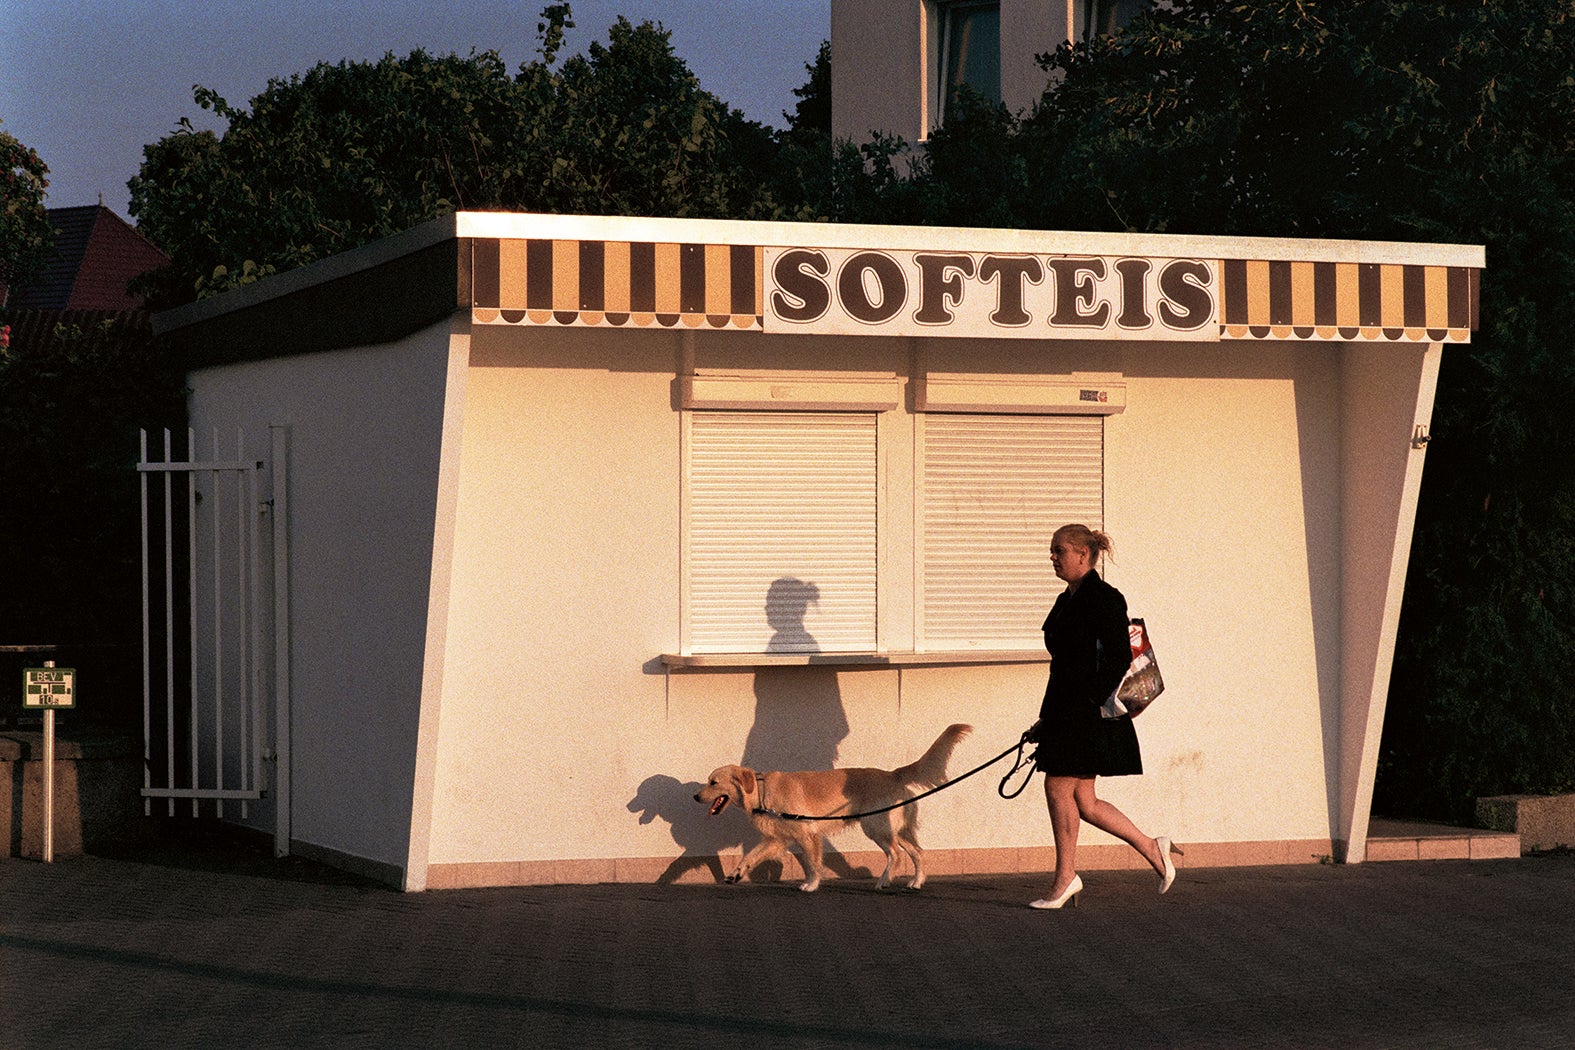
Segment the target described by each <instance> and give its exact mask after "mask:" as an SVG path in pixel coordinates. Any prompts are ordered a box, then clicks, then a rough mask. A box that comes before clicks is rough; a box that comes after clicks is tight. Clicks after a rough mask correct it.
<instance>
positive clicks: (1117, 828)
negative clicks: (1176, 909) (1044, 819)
mask: <svg viewBox="0 0 1575 1050" xmlns="http://www.w3.org/2000/svg"><path fill="white" fill-rule="evenodd" d="M1046 779H1047V780H1048V778H1046ZM1058 779H1066V780H1071V781H1072V782H1073V783H1072V796H1073V800H1074V802H1075V804H1076V806H1077V813H1078V816H1079V817H1080V818H1081V819H1083V820H1086V821H1088V822H1089V823H1090V824H1092V825H1094V827H1096V828H1098V829H1099V830H1100V831H1104V832H1107V833H1109V834H1111V835H1114V836H1115V837H1116V838H1118V839H1120V840H1121V841H1122V842H1125V843H1126V844H1127V845H1129V846H1131V847H1132V848H1133V849H1135V850H1137V851H1138V854H1139V855H1140V856H1142V858H1143V859H1144V860H1146V861H1148V862H1149V864H1150V866H1152V867H1153V869H1154V870H1155V871H1157V872H1158V873H1159V874H1161V875H1164V874H1165V858H1164V857H1162V856H1160V852H1159V843H1158V842H1157V841H1155V840H1154V839H1153V838H1151V837H1149V836H1148V835H1145V834H1144V833H1143V832H1142V831H1141V830H1140V829H1139V828H1138V826H1137V825H1136V824H1134V823H1132V821H1131V820H1130V819H1129V818H1128V817H1127V815H1126V814H1125V813H1123V812H1121V811H1120V810H1119V809H1117V808H1116V807H1115V805H1113V804H1112V803H1109V802H1106V801H1105V800H1104V799H1102V798H1100V797H1099V796H1098V795H1097V794H1095V792H1094V778H1093V777H1065V778H1058ZM1050 816H1051V825H1052V827H1053V826H1054V824H1055V811H1054V808H1053V807H1052V809H1051V815H1050ZM1073 841H1074V842H1075V841H1076V839H1075V835H1074V840H1073ZM1060 849H1061V840H1060V835H1059V832H1058V833H1057V836H1056V853H1057V859H1056V866H1057V867H1056V876H1057V881H1060ZM1067 878H1068V880H1070V879H1071V876H1067Z"/></svg>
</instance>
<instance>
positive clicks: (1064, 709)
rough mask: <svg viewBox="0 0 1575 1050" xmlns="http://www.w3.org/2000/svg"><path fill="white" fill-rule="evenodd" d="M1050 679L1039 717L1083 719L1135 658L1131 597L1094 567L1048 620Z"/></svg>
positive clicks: (1065, 593) (1066, 593)
mask: <svg viewBox="0 0 1575 1050" xmlns="http://www.w3.org/2000/svg"><path fill="white" fill-rule="evenodd" d="M1043 630H1044V634H1045V648H1046V649H1048V650H1049V651H1050V682H1049V684H1048V685H1046V686H1045V698H1044V703H1043V704H1041V705H1040V708H1039V717H1040V718H1056V719H1066V718H1072V719H1076V720H1079V721H1081V720H1084V719H1087V718H1090V717H1095V718H1097V717H1098V709H1099V707H1100V705H1102V704H1103V703H1104V702H1105V700H1106V699H1107V698H1109V696H1110V694H1111V693H1113V692H1114V691H1115V689H1116V686H1118V685H1120V684H1121V679H1122V678H1123V677H1124V676H1125V675H1126V673H1127V668H1128V667H1130V666H1131V664H1132V648H1131V643H1130V642H1129V641H1128V638H1127V600H1126V599H1125V598H1123V597H1122V596H1121V592H1120V591H1118V590H1116V589H1115V588H1114V587H1112V586H1111V585H1110V584H1108V583H1106V582H1105V581H1104V579H1103V578H1101V577H1100V575H1099V573H1098V572H1095V571H1093V570H1089V573H1088V575H1086V576H1084V577H1083V580H1082V582H1081V583H1079V584H1078V587H1077V590H1075V591H1073V590H1070V589H1068V590H1065V591H1063V592H1061V595H1060V596H1059V597H1058V598H1056V600H1055V604H1054V605H1053V606H1051V608H1050V615H1049V616H1046V617H1045V622H1044V628H1043Z"/></svg>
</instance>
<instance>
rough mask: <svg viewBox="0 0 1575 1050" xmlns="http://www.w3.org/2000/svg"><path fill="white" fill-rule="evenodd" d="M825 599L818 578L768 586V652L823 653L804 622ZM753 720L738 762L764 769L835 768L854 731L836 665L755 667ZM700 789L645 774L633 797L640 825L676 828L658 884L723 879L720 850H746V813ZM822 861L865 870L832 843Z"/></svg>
mask: <svg viewBox="0 0 1575 1050" xmlns="http://www.w3.org/2000/svg"><path fill="white" fill-rule="evenodd" d="M819 600H820V588H819V587H817V586H816V585H815V584H814V583H812V582H809V581H806V580H801V579H798V578H797V577H793V576H784V577H782V578H780V579H777V580H774V581H772V584H771V586H770V587H769V588H767V590H766V602H765V615H766V624H767V625H768V626H769V627H770V628H771V637H770V639H769V640H768V641H767V643H766V652H768V653H818V652H820V644H819V643H818V642H817V641H816V640H815V636H814V635H813V634H811V633H810V631H809V628H808V627H807V626H806V624H805V619H806V617H808V615H809V610H810V607H811V606H814V605H816V604H817V603H818V602H819ZM754 693H755V721H754V724H753V725H752V726H751V727H750V730H749V734H748V736H747V737H746V738H745V740H744V753H743V756H742V757H741V758H740V760H739V764H740V765H743V766H747V767H749V768H751V769H758V770H771V769H775V770H799V769H831V768H833V767H834V766H835V765H836V764H837V754H838V751H839V749H840V747H841V744H842V741H843V740H845V739H846V738H847V735H848V716H847V712H846V711H845V710H844V709H843V706H842V691H841V689H840V687H839V686H838V684H837V672H836V669H835V668H832V667H814V666H810V667H804V666H793V667H762V668H760V669H759V670H757V671H756V672H755V684H754ZM698 790H700V785H699V784H697V783H693V782H691V783H680V782H679V781H678V780H677V779H676V778H674V777H670V776H666V775H663V774H657V775H655V776H651V777H647V778H646V779H645V781H644V782H643V783H641V785H640V789H639V791H638V792H637V793H636V794H635V797H634V798H633V799H632V800H631V801H630V802H629V810H630V812H637V813H640V814H641V817H640V823H642V824H648V823H650V822H651V821H652V820H654V819H657V818H661V819H663V820H666V821H667V822H668V823H669V824H670V825H671V827H672V835H673V841H674V842H675V843H676V844H677V845H679V846H680V847H682V848H683V854H682V855H681V856H679V857H678V858H677V859H676V860H674V861H673V862H672V863H671V864H670V865H668V867H667V870H666V871H664V872H663V873H662V874H661V876H660V877H658V878H657V880H656V881H657V882H658V883H662V884H666V883H671V882H675V881H677V880H678V879H679V878H680V877H682V876H683V875H684V874H685V873H686V872H689V871H692V870H695V869H697V868H709V869H710V871H711V873H712V877H713V878H714V879H715V880H716V881H717V882H721V881H722V879H723V872H722V865H721V861H720V860H719V854H720V853H721V852H722V850H724V849H727V848H730V847H737V848H740V849H742V848H743V842H744V839H745V838H746V837H747V836H749V835H750V834H752V833H751V832H749V831H748V829H746V828H745V827H743V826H741V823H740V822H741V821H743V820H745V819H746V818H745V815H744V814H742V813H739V814H738V815H736V816H735V815H732V814H733V810H732V809H731V808H730V809H729V810H728V811H727V812H726V813H724V814H723V815H722V816H719V817H716V818H713V817H711V816H709V815H708V814H707V813H706V811H705V809H704V808H703V807H700V806H697V805H696V804H695V802H694V794H695V792H696V791H698ZM824 861H825V864H826V866H827V867H829V868H830V869H831V870H832V871H834V872H836V873H837V874H838V875H841V876H844V877H847V876H850V875H867V874H869V873H868V872H867V871H866V870H864V869H857V870H855V869H854V868H852V867H851V866H850V865H849V864H848V862H847V861H846V859H844V858H843V856H842V855H841V854H840V853H838V852H837V851H836V849H835V848H834V847H833V846H832V845H831V844H830V843H827V848H826V854H825V857H824ZM779 874H781V865H779V864H776V863H775V862H770V863H767V864H763V865H761V866H760V867H759V868H757V869H756V870H755V873H754V874H753V876H752V878H756V879H760V878H771V877H774V876H776V875H779Z"/></svg>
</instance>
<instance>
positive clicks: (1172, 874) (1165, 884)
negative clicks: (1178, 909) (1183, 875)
mask: <svg viewBox="0 0 1575 1050" xmlns="http://www.w3.org/2000/svg"><path fill="white" fill-rule="evenodd" d="M1154 844H1155V845H1157V846H1158V847H1159V856H1160V859H1161V860H1163V861H1164V862H1165V874H1163V875H1161V876H1160V877H1159V892H1161V893H1165V892H1167V891H1168V890H1169V889H1170V887H1171V884H1172V883H1174V882H1175V881H1176V865H1175V863H1174V862H1173V861H1171V859H1170V855H1171V854H1172V853H1174V854H1176V855H1177V856H1181V857H1185V856H1186V853H1185V852H1184V851H1183V850H1182V848H1181V847H1180V846H1178V845H1176V844H1175V843H1174V842H1172V841H1170V836H1169V835H1161V836H1160V837H1159V838H1157V839H1155V840H1154Z"/></svg>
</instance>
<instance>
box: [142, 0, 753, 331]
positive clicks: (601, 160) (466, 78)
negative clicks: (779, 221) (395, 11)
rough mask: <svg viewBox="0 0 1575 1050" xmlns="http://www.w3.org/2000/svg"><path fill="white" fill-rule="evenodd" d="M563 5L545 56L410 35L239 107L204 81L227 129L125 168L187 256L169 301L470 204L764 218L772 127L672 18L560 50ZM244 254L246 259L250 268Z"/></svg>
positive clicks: (159, 235)
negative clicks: (694, 62) (729, 90)
mask: <svg viewBox="0 0 1575 1050" xmlns="http://www.w3.org/2000/svg"><path fill="white" fill-rule="evenodd" d="M570 18H571V14H570V10H569V5H568V4H554V5H550V6H548V7H547V8H546V9H545V10H544V11H543V13H542V19H543V20H542V22H541V24H540V25H539V26H538V34H539V41H540V44H539V50H538V53H537V56H536V57H535V58H534V59H533V60H531V61H529V62H526V63H524V64H522V65H521V66H520V68H519V69H518V71H516V72H515V73H514V74H513V75H512V76H511V75H510V74H509V73H508V71H507V69H506V68H505V66H504V64H503V62H502V60H501V59H500V58H499V57H498V55H497V53H496V52H493V51H488V52H480V53H477V52H472V53H471V54H470V55H469V56H467V57H459V56H456V55H447V56H434V55H430V54H427V53H426V52H424V51H420V50H418V51H414V52H412V53H410V54H409V55H406V56H404V57H403V58H399V57H395V56H394V55H392V54H389V55H386V56H384V57H383V58H382V59H381V60H379V61H376V62H339V63H337V64H332V65H331V64H327V63H322V64H319V65H317V66H315V67H313V68H312V69H311V70H309V71H308V72H306V73H305V74H304V75H296V76H291V77H289V78H287V79H276V80H272V81H270V82H269V84H268V87H267V89H266V90H265V91H263V92H262V93H261V94H260V95H258V96H257V97H256V98H254V99H252V100H251V103H250V106H249V108H242V107H238V106H233V105H231V104H230V103H228V102H227V101H225V100H224V99H223V98H220V97H219V96H218V95H217V94H215V93H214V92H213V91H211V90H208V89H206V88H202V87H197V88H195V89H194V97H195V99H196V101H197V103H198V104H199V105H200V106H202V107H203V108H204V109H207V110H210V111H212V112H214V113H215V114H217V115H218V116H220V117H221V118H223V120H224V121H225V122H226V127H225V129H224V131H223V133H222V134H215V133H213V132H210V131H197V130H194V129H193V128H192V126H191V124H190V122H189V121H182V124H181V127H180V128H179V129H178V130H177V131H176V132H175V133H174V134H172V135H170V136H167V137H165V138H163V139H161V140H160V141H158V142H156V143H154V144H152V145H150V146H148V147H147V148H146V149H145V151H144V161H143V164H142V168H141V171H140V172H139V173H138V175H137V176H136V177H134V178H133V179H132V180H131V206H130V207H131V213H132V214H133V215H134V216H136V217H137V219H138V227H139V229H140V230H141V232H142V233H143V234H144V235H146V236H147V237H149V239H151V240H153V241H154V242H155V243H156V244H158V245H160V246H161V247H163V248H164V249H165V250H166V251H168V252H169V253H170V255H171V256H172V257H173V258H174V259H175V264H174V266H173V267H172V269H171V270H170V271H168V272H167V273H165V274H164V275H162V276H161V277H160V278H159V281H158V283H157V285H156V287H155V289H154V290H155V291H156V293H157V294H158V297H159V299H160V300H161V301H162V302H166V303H168V302H179V301H183V300H188V299H191V298H193V297H195V296H197V295H202V294H208V293H211V292H216V291H222V290H223V289H224V288H226V287H229V286H232V285H233V284H235V283H238V282H240V281H243V280H246V279H249V278H254V277H256V276H261V275H266V274H267V273H271V272H275V271H282V270H286V269H289V268H291V267H294V266H299V265H301V264H302V263H306V262H310V261H311V260H313V259H317V258H321V257H323V256H326V255H331V254H335V253H337V252H341V251H345V250H347V249H349V248H353V247H356V246H358V245H361V244H365V243H368V242H370V241H373V240H377V239H379V238H381V237H386V236H388V235H390V234H394V233H398V232H400V231H401V230H404V229H408V228H409V227H411V226H414V225H417V224H419V223H421V222H423V221H425V220H427V219H431V218H434V217H437V216H440V215H444V214H447V213H449V212H452V211H455V210H458V209H469V210H510V211H544V212H575V213H582V214H623V215H673V216H693V217H747V218H770V217H775V216H779V215H781V214H783V213H784V205H783V204H782V203H781V202H779V201H778V200H777V199H775V198H774V197H773V196H772V195H771V193H770V191H769V189H768V188H767V184H768V183H769V182H770V181H771V179H770V177H769V175H768V174H766V172H767V171H768V169H769V167H770V165H771V164H772V163H774V158H775V143H774V137H773V135H772V132H771V130H770V129H768V128H766V127H764V126H763V125H760V124H757V123H754V122H751V121H748V120H746V119H745V118H744V117H743V116H742V115H741V114H740V113H739V112H738V111H737V110H736V109H733V108H731V107H730V106H728V105H727V104H726V103H724V102H722V101H721V100H720V99H718V98H717V97H716V96H714V95H712V94H711V93H709V92H707V91H705V90H704V89H702V88H701V87H700V84H699V82H698V81H697V80H696V79H695V77H694V75H693V73H691V72H690V71H689V69H688V67H687V66H686V65H685V64H684V62H683V60H682V59H680V58H679V57H678V56H677V55H676V54H674V52H673V49H672V45H671V41H670V39H669V34H668V33H667V31H666V30H664V29H662V28H661V27H660V26H659V25H653V24H651V23H649V22H645V23H641V24H639V25H634V24H631V23H630V22H629V21H628V20H627V19H624V18H620V19H619V20H618V21H617V22H616V23H614V24H613V26H612V27H611V28H610V30H609V31H608V37H607V41H606V42H605V43H601V42H597V43H593V44H592V45H591V46H590V48H589V49H588V50H587V52H586V53H585V54H583V55H575V56H573V57H570V58H568V59H567V60H564V61H562V62H560V61H559V58H558V52H559V50H560V48H561V46H562V42H563V33H564V30H565V29H566V28H569V27H572V26H573V22H572V21H571V20H570ZM248 263H250V266H249V267H248Z"/></svg>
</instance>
